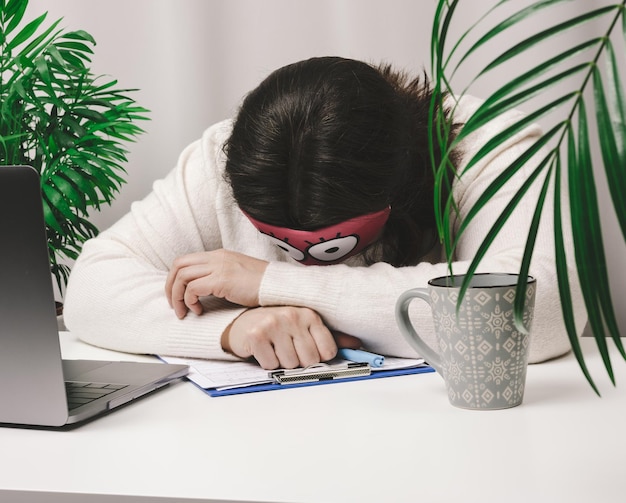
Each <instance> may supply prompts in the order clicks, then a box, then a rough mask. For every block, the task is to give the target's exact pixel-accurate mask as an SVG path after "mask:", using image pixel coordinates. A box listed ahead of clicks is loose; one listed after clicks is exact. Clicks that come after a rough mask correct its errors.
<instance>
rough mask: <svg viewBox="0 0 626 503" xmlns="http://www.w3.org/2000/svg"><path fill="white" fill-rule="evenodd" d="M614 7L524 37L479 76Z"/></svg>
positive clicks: (614, 6) (589, 13) (613, 9)
mask: <svg viewBox="0 0 626 503" xmlns="http://www.w3.org/2000/svg"><path fill="white" fill-rule="evenodd" d="M616 8H618V6H616V5H611V6H609V7H602V8H599V9H596V10H593V11H590V12H587V13H585V14H583V15H581V16H576V17H574V18H571V19H568V20H567V21H564V22H562V23H560V24H557V25H555V26H552V27H550V28H548V29H547V30H544V31H542V32H539V33H537V34H535V35H531V36H530V37H528V38H526V39H525V40H523V41H522V42H520V43H519V44H516V45H515V46H513V47H512V48H511V49H509V50H507V51H505V52H504V53H502V54H501V55H500V56H498V57H497V58H495V59H494V60H493V61H492V62H491V63H489V64H488V65H487V66H486V67H485V68H484V69H483V70H482V71H481V72H479V74H478V75H479V76H480V75H484V74H486V73H488V72H490V71H491V70H493V69H494V68H496V67H498V66H500V65H501V64H503V63H505V62H507V61H509V60H510V59H512V58H514V57H516V56H518V55H520V54H522V53H524V52H526V51H528V50H529V49H531V48H532V47H534V46H536V45H537V44H539V43H541V42H544V41H545V40H547V39H550V38H553V37H554V36H556V35H559V34H561V33H563V32H565V31H569V30H571V29H572V28H574V27H576V26H579V25H581V24H584V23H588V22H589V21H592V20H593V19H596V18H597V17H600V16H603V15H605V14H609V13H611V12H613V11H615V9H616Z"/></svg>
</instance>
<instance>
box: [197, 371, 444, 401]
mask: <svg viewBox="0 0 626 503" xmlns="http://www.w3.org/2000/svg"><path fill="white" fill-rule="evenodd" d="M434 371H435V369H433V368H432V367H429V366H428V365H423V366H420V367H411V368H404V369H393V370H377V371H376V372H372V373H371V374H369V375H366V376H357V377H346V378H342V379H332V380H327V381H315V382H300V383H293V384H278V383H268V384H253V385H251V386H242V387H239V388H228V389H221V390H218V389H205V388H202V387H200V386H198V385H197V384H196V386H197V387H198V388H200V389H201V390H202V391H204V392H205V393H206V394H208V395H210V396H214V397H215V396H229V395H242V394H245V393H258V392H260V391H275V390H281V389H292V388H303V387H306V386H321V385H326V384H336V383H345V382H352V381H365V380H366V379H381V378H384V377H395V376H403V375H410V374H425V373H428V372H434Z"/></svg>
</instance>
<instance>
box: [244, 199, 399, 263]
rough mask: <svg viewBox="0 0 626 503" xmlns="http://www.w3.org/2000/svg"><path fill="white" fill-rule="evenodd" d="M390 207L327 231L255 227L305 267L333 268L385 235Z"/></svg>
mask: <svg viewBox="0 0 626 503" xmlns="http://www.w3.org/2000/svg"><path fill="white" fill-rule="evenodd" d="M390 211H391V208H390V207H387V208H385V209H383V210H381V211H377V212H375V213H370V214H368V215H363V216H360V217H356V218H352V219H350V220H346V221H345V222H340V223H338V224H335V225H331V226H329V227H324V228H323V229H317V230H314V231H303V230H297V229H289V228H286V227H278V226H275V225H270V224H266V223H263V222H260V221H259V220H256V219H254V218H253V217H251V216H250V215H248V214H247V213H245V212H244V214H245V215H246V217H248V219H249V220H250V222H252V224H253V225H254V226H255V227H256V228H257V229H258V230H259V232H261V233H262V234H264V235H265V236H266V237H267V238H268V239H270V240H271V241H272V242H273V243H274V244H275V245H276V246H278V247H279V248H281V249H282V250H284V251H285V252H287V253H288V254H289V256H290V257H291V258H293V259H294V260H297V261H298V262H300V263H302V264H305V265H330V264H335V263H337V262H341V261H342V260H345V259H347V258H348V257H351V256H353V255H356V254H357V253H359V252H360V251H361V250H363V249H364V248H365V247H366V246H368V245H369V244H371V243H372V242H374V241H375V240H376V239H377V238H378V236H379V235H380V234H381V232H382V229H383V227H384V226H385V223H386V222H387V219H388V218H389V213H390Z"/></svg>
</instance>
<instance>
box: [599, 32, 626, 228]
mask: <svg viewBox="0 0 626 503" xmlns="http://www.w3.org/2000/svg"><path fill="white" fill-rule="evenodd" d="M606 43H607V55H608V64H607V75H608V78H607V80H606V82H607V88H608V91H607V92H608V98H607V97H606V94H605V92H604V85H603V80H602V76H601V74H600V70H599V68H597V67H594V72H593V89H594V98H595V109H596V119H597V123H598V128H599V132H598V137H599V140H600V147H601V149H600V152H601V154H602V160H603V163H604V170H605V172H606V177H607V182H608V187H609V192H610V194H611V199H612V201H613V206H614V208H615V215H616V216H617V219H618V222H619V224H620V228H621V230H622V236H623V237H624V239H626V169H624V168H625V167H626V147H625V142H626V117H625V115H626V108H624V107H625V106H626V99H625V98H624V87H623V84H622V82H621V79H620V74H619V70H618V68H617V62H616V61H615V53H614V51H613V49H612V44H611V41H610V40H607V41H606ZM607 101H609V102H610V103H611V106H610V107H609V104H608V102H607Z"/></svg>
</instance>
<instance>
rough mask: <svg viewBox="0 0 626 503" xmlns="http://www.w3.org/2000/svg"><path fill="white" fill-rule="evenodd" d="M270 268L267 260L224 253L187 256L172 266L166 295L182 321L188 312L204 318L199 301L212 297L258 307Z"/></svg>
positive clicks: (202, 253) (203, 253)
mask: <svg viewBox="0 0 626 503" xmlns="http://www.w3.org/2000/svg"><path fill="white" fill-rule="evenodd" d="M266 267H267V262H266V261H264V260H259V259H256V258H253V257H249V256H248V255H243V254H241V253H237V252H233V251H228V250H223V249H222V250H214V251H208V252H199V253H191V254H189V255H183V256H181V257H178V258H177V259H176V260H174V263H173V264H172V268H171V269H170V272H169V274H168V275H167V280H166V282H165V294H166V296H167V300H168V302H169V303H170V306H171V307H173V308H174V312H175V313H176V316H178V318H181V319H182V318H184V317H185V315H186V314H187V311H188V310H191V311H192V312H194V313H195V314H198V315H199V314H202V305H201V304H200V300H199V299H200V297H205V296H208V295H213V296H215V297H220V298H222V299H226V300H228V301H230V302H234V303H235V304H240V305H242V306H247V307H255V306H258V305H259V287H260V285H261V279H262V278H263V273H264V272H265V268H266Z"/></svg>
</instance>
